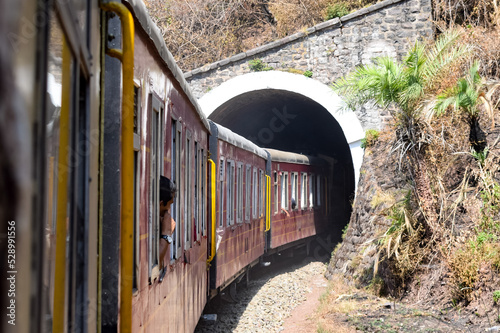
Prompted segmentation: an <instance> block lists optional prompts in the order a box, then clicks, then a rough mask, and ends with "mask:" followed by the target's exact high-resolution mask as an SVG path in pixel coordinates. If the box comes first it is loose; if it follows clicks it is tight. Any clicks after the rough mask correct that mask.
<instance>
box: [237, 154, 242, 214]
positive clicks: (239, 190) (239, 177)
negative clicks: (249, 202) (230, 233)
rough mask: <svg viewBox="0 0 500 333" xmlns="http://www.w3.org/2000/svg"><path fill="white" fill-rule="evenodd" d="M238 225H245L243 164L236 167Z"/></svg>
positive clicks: (239, 163)
mask: <svg viewBox="0 0 500 333" xmlns="http://www.w3.org/2000/svg"><path fill="white" fill-rule="evenodd" d="M236 223H243V163H241V162H238V163H237V165H236Z"/></svg>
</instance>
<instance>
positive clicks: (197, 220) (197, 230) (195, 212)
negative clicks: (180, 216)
mask: <svg viewBox="0 0 500 333" xmlns="http://www.w3.org/2000/svg"><path fill="white" fill-rule="evenodd" d="M199 155H200V150H199V148H198V142H196V141H195V142H194V202H193V219H194V237H195V239H194V240H193V241H199V240H200V234H201V233H200V216H199V213H200V210H199V207H200V205H199V200H200V193H199V191H200V186H199V182H200V167H199V163H200V156H199Z"/></svg>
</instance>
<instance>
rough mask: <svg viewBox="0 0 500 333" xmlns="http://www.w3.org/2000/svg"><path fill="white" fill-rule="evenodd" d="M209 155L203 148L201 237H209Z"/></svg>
mask: <svg viewBox="0 0 500 333" xmlns="http://www.w3.org/2000/svg"><path fill="white" fill-rule="evenodd" d="M206 162H207V154H206V152H205V149H203V148H201V169H200V172H201V207H200V209H201V235H202V236H206V235H207V209H206V207H207V195H208V193H207V172H206V170H207V163H206Z"/></svg>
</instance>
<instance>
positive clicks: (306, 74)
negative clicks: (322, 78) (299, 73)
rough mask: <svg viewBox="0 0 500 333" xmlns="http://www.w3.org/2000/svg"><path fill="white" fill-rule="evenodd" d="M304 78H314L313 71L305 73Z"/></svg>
mask: <svg viewBox="0 0 500 333" xmlns="http://www.w3.org/2000/svg"><path fill="white" fill-rule="evenodd" d="M304 76H306V77H313V72H311V71H305V72H304Z"/></svg>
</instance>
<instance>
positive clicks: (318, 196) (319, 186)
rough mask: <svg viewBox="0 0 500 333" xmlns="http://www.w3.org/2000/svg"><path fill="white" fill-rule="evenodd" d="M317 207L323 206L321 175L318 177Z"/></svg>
mask: <svg viewBox="0 0 500 333" xmlns="http://www.w3.org/2000/svg"><path fill="white" fill-rule="evenodd" d="M316 205H318V206H321V175H317V176H316Z"/></svg>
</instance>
